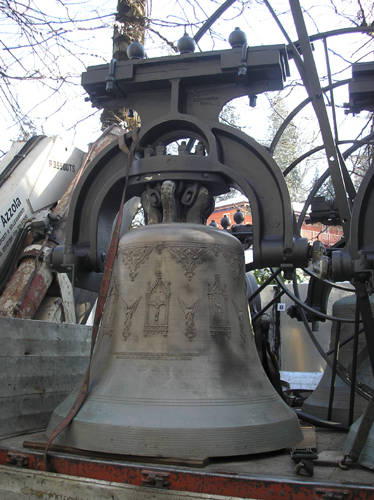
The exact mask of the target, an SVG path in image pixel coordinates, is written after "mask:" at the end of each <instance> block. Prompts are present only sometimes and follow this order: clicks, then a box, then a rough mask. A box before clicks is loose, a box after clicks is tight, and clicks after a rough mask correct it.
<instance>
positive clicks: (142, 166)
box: [53, 45, 309, 289]
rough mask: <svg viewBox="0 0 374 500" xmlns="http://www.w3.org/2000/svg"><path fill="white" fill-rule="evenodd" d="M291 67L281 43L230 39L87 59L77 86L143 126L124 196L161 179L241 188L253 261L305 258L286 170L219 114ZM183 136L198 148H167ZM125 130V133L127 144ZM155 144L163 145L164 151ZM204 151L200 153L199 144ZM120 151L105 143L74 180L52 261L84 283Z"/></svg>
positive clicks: (111, 206) (119, 177)
mask: <svg viewBox="0 0 374 500" xmlns="http://www.w3.org/2000/svg"><path fill="white" fill-rule="evenodd" d="M288 75H289V69H288V62H287V53H286V49H285V47H284V46H283V45H272V46H261V47H251V48H247V47H246V46H243V47H242V48H233V49H230V50H224V51H214V52H205V53H197V54H193V53H189V54H183V55H179V56H170V57H161V58H155V59H144V60H129V61H119V62H116V61H112V62H111V64H110V65H108V64H105V65H100V66H93V67H90V68H88V70H87V72H86V73H83V75H82V84H83V87H84V88H85V89H86V91H87V92H88V94H89V96H90V99H91V102H92V104H93V106H96V107H99V108H100V107H111V106H113V107H117V108H118V107H121V106H126V107H127V108H130V109H135V110H136V111H137V112H138V113H139V115H140V117H141V123H142V127H141V130H140V132H139V143H138V146H137V149H136V153H135V157H134V161H133V162H132V165H131V168H130V171H129V184H128V189H127V193H126V199H127V200H130V199H131V198H132V197H134V196H139V195H140V194H141V193H142V192H143V191H144V190H145V189H146V186H147V185H148V186H152V185H154V184H156V183H158V182H161V181H163V180H167V179H170V180H181V181H186V182H199V184H201V185H204V186H206V187H207V189H208V190H209V192H210V193H211V194H212V195H218V194H221V193H224V192H227V191H228V189H229V187H230V186H233V187H236V188H239V189H240V190H241V191H242V192H243V193H244V194H245V195H246V196H247V198H248V200H249V202H250V206H251V210H252V216H253V238H254V241H253V250H254V252H253V253H254V262H253V267H254V268H261V267H265V266H269V265H272V266H279V265H283V264H286V265H290V264H291V265H297V266H302V265H305V264H306V261H307V257H308V248H309V247H308V243H307V240H306V239H304V238H300V236H299V234H297V233H296V229H295V228H294V225H293V216H292V207H291V201H290V197H289V193H288V189H287V186H286V183H285V180H284V178H283V175H282V172H281V170H280V168H279V167H278V166H277V164H276V163H275V162H274V160H273V158H272V157H271V155H270V154H269V153H268V152H267V150H266V148H264V147H263V146H261V145H260V144H259V143H257V142H256V141H255V140H254V139H252V138H251V137H249V136H247V135H246V134H244V133H242V132H240V131H239V130H237V129H235V128H233V127H230V126H226V125H223V124H221V123H220V122H219V119H218V117H219V113H220V111H221V109H222V107H223V106H224V105H225V104H226V103H227V102H228V101H230V100H231V99H233V98H236V97H239V96H244V95H248V96H249V97H251V98H252V100H253V97H254V96H256V95H257V94H259V93H261V92H265V91H271V90H279V89H281V88H282V87H283V81H284V80H285V78H286V76H288ZM179 139H187V140H189V142H190V143H191V144H192V143H194V142H196V141H199V143H200V145H201V147H200V154H197V153H196V154H189V152H188V149H187V151H184V152H183V153H181V154H180V155H179V156H175V155H171V154H165V153H164V152H163V150H164V149H165V147H166V146H168V145H169V144H171V143H172V142H174V141H176V140H179ZM131 140H132V139H131V137H130V135H129V134H128V135H126V136H125V141H126V144H127V145H128V146H129V145H130V144H131ZM160 151H161V152H160ZM201 151H202V152H201ZM125 162H126V158H125V156H124V155H123V153H122V152H121V151H120V149H119V146H118V145H117V144H111V145H109V146H108V147H107V148H106V149H105V150H104V151H103V152H102V153H101V154H100V155H99V156H98V157H97V158H96V159H95V160H94V161H93V162H92V163H90V164H89V165H88V167H87V168H86V170H85V172H84V173H83V175H82V176H81V178H80V180H79V182H78V184H77V187H76V189H75V192H74V195H73V198H72V202H71V206H70V211H69V217H68V222H67V226H66V240H65V246H64V248H59V249H56V251H55V253H54V258H53V262H54V264H55V266H56V267H64V268H66V267H69V266H70V267H72V266H75V267H76V277H77V278H76V279H77V280H79V284H80V286H81V287H85V288H89V289H97V283H98V279H99V274H98V273H100V272H101V271H102V269H103V260H104V256H105V252H106V251H107V247H108V244H109V239H110V234H111V230H112V224H113V220H114V218H115V216H116V213H117V211H118V205H119V200H120V196H121V192H122V189H123V183H124V176H125V168H124V164H125Z"/></svg>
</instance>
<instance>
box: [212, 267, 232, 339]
mask: <svg viewBox="0 0 374 500" xmlns="http://www.w3.org/2000/svg"><path fill="white" fill-rule="evenodd" d="M208 302H209V324H210V334H211V335H212V336H213V337H230V334H231V327H230V323H229V322H228V318H229V315H228V310H227V304H228V296H227V290H226V285H224V284H223V283H221V277H220V275H219V274H216V275H215V278H214V282H213V283H212V284H210V285H209V284H208Z"/></svg>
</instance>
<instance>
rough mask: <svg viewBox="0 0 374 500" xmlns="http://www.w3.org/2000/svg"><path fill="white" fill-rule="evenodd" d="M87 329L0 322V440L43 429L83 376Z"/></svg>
mask: <svg viewBox="0 0 374 500" xmlns="http://www.w3.org/2000/svg"><path fill="white" fill-rule="evenodd" d="M90 337H91V328H89V327H86V326H83V325H68V324H57V323H50V322H46V321H35V320H21V319H13V318H0V345H1V349H0V437H5V436H9V435H14V434H17V433H22V432H32V431H35V430H39V429H42V428H44V427H45V426H46V425H47V423H48V420H49V416H50V414H51V412H52V411H53V409H54V408H55V407H56V406H57V404H59V402H60V401H61V400H62V399H63V398H64V397H65V396H66V395H67V394H68V393H69V392H70V391H71V390H72V388H73V387H74V386H75V385H76V384H77V383H78V382H79V380H80V379H81V378H82V377H83V373H84V371H85V369H86V367H87V363H88V353H89V347H90Z"/></svg>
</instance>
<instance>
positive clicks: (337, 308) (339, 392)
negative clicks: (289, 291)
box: [303, 294, 374, 425]
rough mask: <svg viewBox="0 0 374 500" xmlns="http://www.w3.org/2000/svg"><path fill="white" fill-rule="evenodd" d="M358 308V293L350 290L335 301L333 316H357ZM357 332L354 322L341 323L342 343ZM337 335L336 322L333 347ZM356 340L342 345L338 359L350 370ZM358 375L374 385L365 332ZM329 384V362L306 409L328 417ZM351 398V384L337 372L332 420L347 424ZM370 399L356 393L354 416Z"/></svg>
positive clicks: (359, 352) (359, 354)
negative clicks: (356, 294) (348, 293)
mask: <svg viewBox="0 0 374 500" xmlns="http://www.w3.org/2000/svg"><path fill="white" fill-rule="evenodd" d="M370 302H371V304H372V306H371V307H372V309H373V310H374V298H372V297H370ZM355 310H356V296H355V294H350V295H349V296H347V297H343V298H342V299H339V300H337V301H336V302H334V304H333V307H332V312H333V315H334V316H338V317H340V318H354V316H355ZM353 333H354V324H353V323H342V325H341V331H340V343H341V344H342V343H344V341H345V340H347V339H348V338H349V337H351V336H352V335H353ZM336 335H337V325H336V323H335V322H334V324H333V326H332V329H331V340H330V349H333V348H334V347H335V342H336ZM352 349H353V342H349V343H347V344H345V345H343V346H342V347H340V349H339V357H338V359H339V361H340V362H341V363H342V364H343V365H344V366H345V367H347V368H348V370H350V366H351V363H352V354H353V350H352ZM357 361H358V363H357V378H358V380H359V381H361V382H363V383H364V384H366V385H368V386H371V387H374V380H373V375H372V371H371V365H370V360H369V357H368V350H367V346H366V340H365V336H364V335H363V334H362V335H360V337H359V344H358V358H357ZM330 386H331V369H330V368H329V366H327V367H326V369H325V371H324V373H323V376H322V378H321V380H320V382H319V384H318V386H317V387H316V389H315V390H314V391H313V393H312V394H311V395H310V396H309V397H308V399H307V400H306V401H305V403H304V404H303V410H305V411H306V412H308V413H310V414H312V415H315V416H316V417H318V418H322V419H327V418H328V407H329V398H330ZM349 401H350V387H349V386H348V385H347V384H345V382H343V380H341V378H340V377H339V376H338V375H337V376H336V379H335V386H334V400H333V406H332V412H331V420H335V421H337V422H341V423H343V424H345V425H347V424H348V421H349ZM367 403H368V402H367V400H366V399H364V398H363V397H362V396H360V395H358V394H356V395H355V405H354V418H355V419H356V418H358V417H359V416H360V415H361V414H362V412H363V411H364V409H365V408H366V406H367Z"/></svg>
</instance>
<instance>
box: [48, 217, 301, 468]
mask: <svg viewBox="0 0 374 500" xmlns="http://www.w3.org/2000/svg"><path fill="white" fill-rule="evenodd" d="M244 276H245V275H244V259H243V251H242V248H241V245H240V243H239V242H238V241H237V240H236V239H235V238H234V237H233V236H231V235H230V234H228V233H225V232H223V231H219V230H217V229H214V228H210V227H207V226H203V225H198V224H188V223H186V224H180V223H170V224H154V225H150V226H147V227H144V228H140V229H136V230H133V231H131V232H129V233H127V234H125V235H124V236H123V237H122V238H121V240H120V243H119V249H118V257H117V262H116V264H115V268H114V271H113V278H112V283H111V288H110V292H109V297H108V301H107V307H106V309H105V312H104V316H103V321H102V327H101V330H100V333H99V336H98V339H97V344H96V347H95V352H94V357H93V363H92V372H91V387H90V393H89V395H88V397H87V399H86V401H85V403H84V404H83V406H82V408H81V409H80V411H79V413H78V414H77V416H76V417H75V418H74V420H73V422H72V423H71V424H70V426H69V427H68V428H67V429H66V430H65V431H64V432H63V433H62V434H61V435H60V436H59V438H58V439H57V440H56V443H59V444H64V445H66V446H72V447H75V448H81V449H84V450H97V451H102V452H110V453H121V454H131V455H144V456H164V457H183V458H206V457H212V456H225V455H226V456H228V455H240V454H249V453H259V452H265V451H269V450H277V449H281V448H284V447H289V446H292V445H294V444H296V443H297V442H298V441H300V439H301V438H302V435H301V431H300V429H299V425H298V422H297V419H296V417H295V414H294V413H293V412H292V411H291V410H290V409H289V408H288V407H287V405H286V404H285V403H284V402H283V401H282V400H281V398H280V397H279V396H278V395H277V394H276V392H275V391H274V389H273V388H272V386H271V384H270V383H269V381H268V380H267V378H266V375H265V374H264V372H263V370H262V367H261V365H260V362H259V359H258V356H257V352H256V349H255V344H254V340H253V336H252V333H251V326H250V318H249V314H248V303H247V299H246V286H245V278H244ZM73 401H74V395H71V396H70V397H69V398H67V399H66V400H65V401H64V402H63V403H62V404H61V405H60V406H59V407H58V408H57V409H56V410H55V412H54V414H53V417H52V420H51V422H50V426H49V432H50V431H51V430H52V429H53V428H54V427H55V426H56V425H57V423H58V422H59V421H60V420H61V419H62V417H63V416H64V415H65V414H66V413H67V412H68V410H69V409H70V408H71V406H72V404H73Z"/></svg>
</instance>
